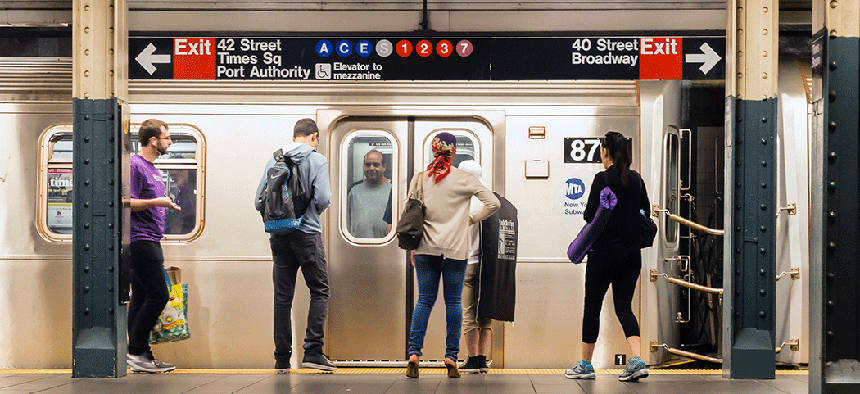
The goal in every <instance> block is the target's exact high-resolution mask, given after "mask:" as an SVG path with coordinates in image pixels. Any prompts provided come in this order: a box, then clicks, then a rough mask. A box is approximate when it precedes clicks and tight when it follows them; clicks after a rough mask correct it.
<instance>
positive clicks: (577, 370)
mask: <svg viewBox="0 0 860 394" xmlns="http://www.w3.org/2000/svg"><path fill="white" fill-rule="evenodd" d="M564 377H566V378H568V379H594V367H593V366H591V363H587V364H586V362H585V360H579V361H578V362H577V363H576V365H574V366H573V368H571V369H568V370H566V371H564Z"/></svg>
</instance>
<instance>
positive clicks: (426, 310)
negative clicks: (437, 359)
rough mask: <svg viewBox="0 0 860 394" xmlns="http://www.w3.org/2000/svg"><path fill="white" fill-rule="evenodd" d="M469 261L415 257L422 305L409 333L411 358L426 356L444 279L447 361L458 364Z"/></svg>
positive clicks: (417, 305) (418, 305)
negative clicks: (432, 314)
mask: <svg viewBox="0 0 860 394" xmlns="http://www.w3.org/2000/svg"><path fill="white" fill-rule="evenodd" d="M465 273H466V260H453V259H449V258H445V257H443V256H431V255H426V254H416V255H415V274H416V276H418V302H417V303H416V304H415V310H414V311H413V312H412V328H411V329H410V331H409V355H410V356H411V355H413V354H416V355H418V356H419V357H420V356H422V355H423V354H422V353H421V349H422V348H423V347H424V335H426V334H427V321H428V320H429V319H430V312H431V311H432V310H433V304H435V303H436V295H437V293H438V292H439V277H440V276H441V277H442V292H443V295H444V297H445V320H446V322H447V324H446V328H447V333H448V334H447V335H446V337H445V358H450V359H451V360H453V361H457V354H458V353H459V352H460V325H461V324H462V323H463V307H462V305H461V304H460V302H461V301H460V295H461V293H462V292H463V276H464V275H465Z"/></svg>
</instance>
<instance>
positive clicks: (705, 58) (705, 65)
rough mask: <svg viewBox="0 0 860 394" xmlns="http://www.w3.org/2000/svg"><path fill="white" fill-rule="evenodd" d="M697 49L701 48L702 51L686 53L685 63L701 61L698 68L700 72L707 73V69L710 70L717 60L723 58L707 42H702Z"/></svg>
mask: <svg viewBox="0 0 860 394" xmlns="http://www.w3.org/2000/svg"><path fill="white" fill-rule="evenodd" d="M699 49H701V50H702V53H688V54H687V63H702V66H701V67H699V70H702V74H705V75H708V71H711V69H712V68H714V66H716V65H717V62H719V61H720V60H723V58H722V57H720V55H718V54H717V52H715V51H714V49H713V48H711V46H710V45H708V43H707V42H706V43H704V44H702V46H700V47H699Z"/></svg>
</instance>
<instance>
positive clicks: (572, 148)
mask: <svg viewBox="0 0 860 394" xmlns="http://www.w3.org/2000/svg"><path fill="white" fill-rule="evenodd" d="M564 162H565V163H600V140H599V139H597V138H565V139H564Z"/></svg>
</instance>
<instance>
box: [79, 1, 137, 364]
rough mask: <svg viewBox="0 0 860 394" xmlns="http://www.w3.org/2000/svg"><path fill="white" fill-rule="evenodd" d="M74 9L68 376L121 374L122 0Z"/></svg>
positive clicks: (124, 294)
mask: <svg viewBox="0 0 860 394" xmlns="http://www.w3.org/2000/svg"><path fill="white" fill-rule="evenodd" d="M72 9H73V10H72V16H73V21H74V26H73V29H72V31H73V35H72V36H73V47H74V48H73V62H72V69H73V73H72V74H73V83H72V86H73V88H72V96H73V111H72V112H73V116H74V129H73V131H74V140H73V142H74V164H73V173H74V191H75V193H74V194H75V196H74V201H73V204H74V208H73V212H74V219H73V226H74V232H73V247H72V250H73V256H72V261H73V270H72V275H73V280H72V293H73V297H72V298H73V305H72V306H73V311H72V314H73V317H72V330H73V331H72V346H73V348H72V357H73V359H72V376H73V377H76V378H87V377H121V376H125V375H126V352H127V345H126V331H127V329H126V321H127V309H126V306H125V305H124V302H126V301H127V300H128V275H127V268H128V267H127V265H126V264H125V263H124V262H123V259H122V255H123V253H124V251H125V250H127V248H123V244H124V243H125V244H127V243H128V231H127V230H128V215H129V209H128V208H127V207H125V206H124V205H125V204H123V201H124V198H123V197H124V196H125V198H127V197H128V187H127V182H128V180H127V178H128V176H127V175H126V174H128V147H129V145H128V122H127V121H124V119H125V117H126V116H127V115H128V111H127V107H125V106H123V105H121V102H122V100H123V99H124V98H125V95H126V92H127V80H126V78H125V75H126V74H127V67H126V61H127V60H126V59H128V56H127V46H128V35H127V30H126V29H125V15H126V14H127V6H126V3H125V1H124V0H74V1H73V7H72ZM124 182H125V185H124ZM124 273H126V274H125V275H124Z"/></svg>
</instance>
